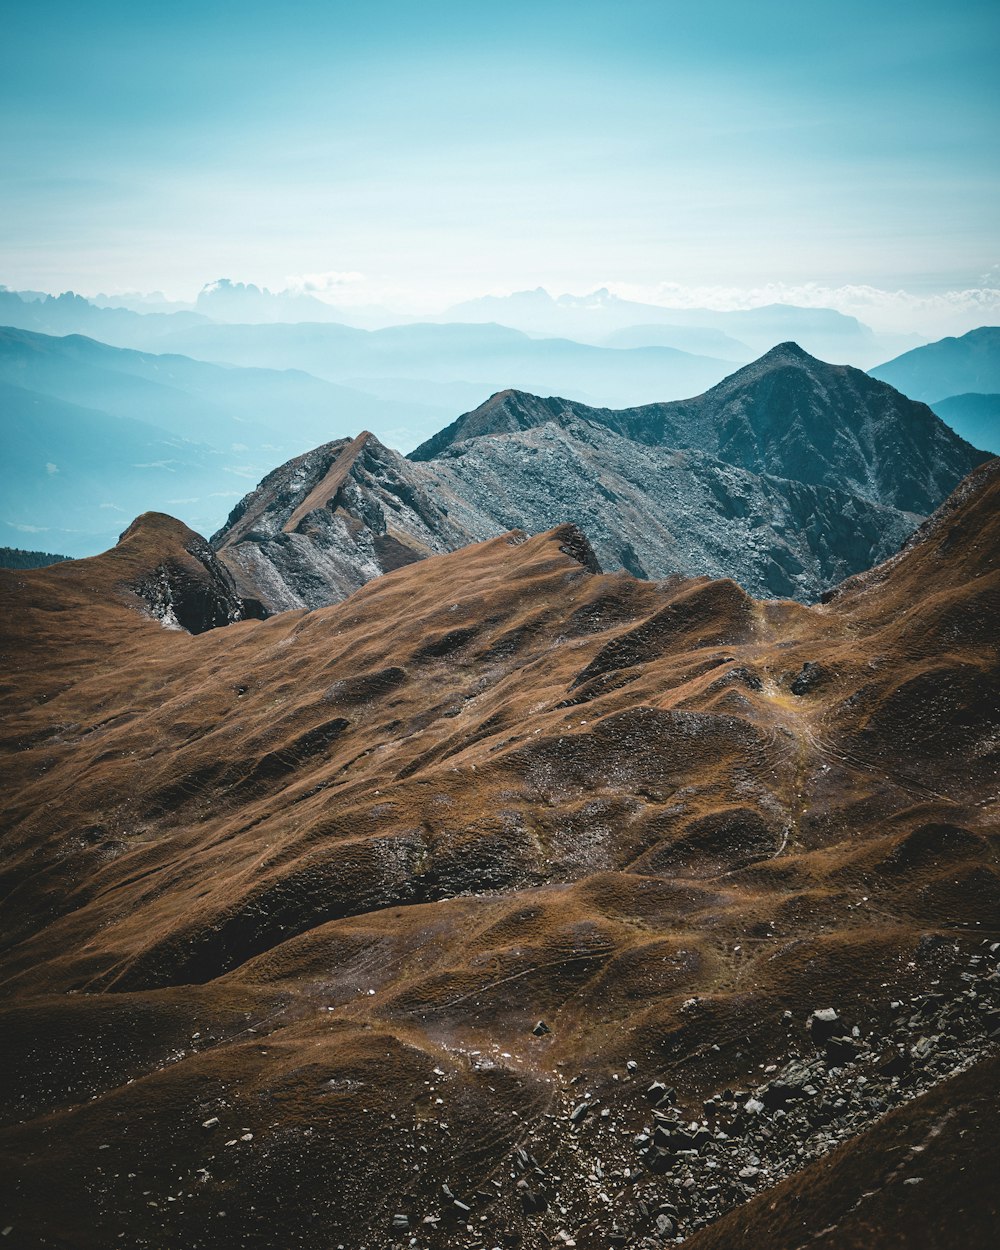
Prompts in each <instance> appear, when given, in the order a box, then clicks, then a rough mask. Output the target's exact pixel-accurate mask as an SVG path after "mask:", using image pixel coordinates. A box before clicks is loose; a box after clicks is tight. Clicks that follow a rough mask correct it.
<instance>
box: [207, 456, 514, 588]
mask: <svg viewBox="0 0 1000 1250" xmlns="http://www.w3.org/2000/svg"><path fill="white" fill-rule="evenodd" d="M494 532H495V531H494ZM476 536H477V535H474V534H472V533H471V532H470V531H469V530H467V529H466V528H464V527H463V526H462V525H461V523H456V522H455V521H453V520H452V519H451V518H450V517H449V515H448V509H447V505H446V504H444V505H442V503H441V502H439V501H437V500H435V499H434V498H432V497H431V496H430V495H429V494H428V492H427V491H426V490H425V489H423V486H422V484H421V482H420V481H419V478H418V476H417V475H416V474H415V473H414V471H413V467H412V466H411V465H410V464H409V463H408V462H407V461H406V460H404V459H403V457H402V456H400V455H399V454H398V452H395V451H392V450H390V449H389V448H388V447H385V446H383V444H382V443H381V442H379V440H378V439H377V438H376V437H375V435H374V434H371V433H369V432H368V431H364V432H363V433H361V434H359V435H358V436H357V437H356V438H354V439H338V440H336V441H334V442H331V443H324V444H323V446H321V447H317V448H315V449H314V450H313V451H310V452H307V453H306V454H305V455H302V456H297V457H295V459H293V460H290V461H288V462H287V464H283V465H281V466H279V467H278V468H277V469H275V470H274V471H273V472H272V473H269V474H268V476H267V477H266V478H264V480H263V481H262V482H261V483H260V485H259V486H258V487H257V489H256V490H254V491H252V492H251V493H250V494H249V495H247V496H246V498H244V499H243V500H241V501H240V503H239V504H237V506H236V507H235V508H234V509H233V511H232V512H231V513H230V516H229V519H228V520H227V522H226V524H225V525H224V526H223V528H222V529H221V530H219V531H218V533H216V534H215V535H213V537H212V545H213V546H214V548H215V550H216V551H217V552H218V554H219V558H220V559H221V560H222V561H223V562H224V563H225V564H226V565H227V566H228V567H229V568H230V569H231V570H232V573H233V576H234V577H235V579H236V582H237V584H238V585H239V586H241V587H242V589H243V591H244V593H246V594H248V595H249V594H253V595H255V596H256V597H258V598H260V599H261V601H262V602H263V603H264V604H265V605H266V606H267V608H268V609H269V610H270V611H283V610H286V609H288V608H295V607H310V608H315V607H322V606H324V605H325V604H328V603H333V602H336V601H337V600H339V599H343V598H345V597H346V596H347V595H349V594H351V593H352V592H353V591H355V590H357V589H358V588H359V587H360V586H363V585H364V584H365V582H368V581H371V579H372V578H374V577H378V576H380V575H381V574H382V573H388V572H391V571H392V570H393V569H397V568H400V567H402V566H403V565H405V564H412V563H413V562H414V561H415V560H420V559H423V558H424V557H425V556H428V555H432V554H434V553H437V552H443V551H452V550H454V549H455V548H457V547H462V546H465V545H466V543H468V542H471V541H473V538H474V537H476ZM478 536H480V537H486V536H487V533H486V532H484V533H482V534H479V535H478Z"/></svg>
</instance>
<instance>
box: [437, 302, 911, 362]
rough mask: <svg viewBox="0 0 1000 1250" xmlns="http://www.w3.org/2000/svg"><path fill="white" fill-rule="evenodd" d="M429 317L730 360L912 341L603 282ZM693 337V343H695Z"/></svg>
mask: <svg viewBox="0 0 1000 1250" xmlns="http://www.w3.org/2000/svg"><path fill="white" fill-rule="evenodd" d="M436 320H438V321H472V322H490V321H492V322H496V323H498V324H500V325H509V326H515V327H517V329H519V330H524V331H525V332H526V333H528V334H533V335H537V336H544V337H550V338H551V337H566V338H574V339H577V340H578V341H580V342H586V343H606V344H607V345H608V346H621V347H648V346H653V345H661V346H672V347H678V348H681V349H683V350H687V351H708V353H709V354H712V355H716V354H721V355H725V356H727V357H729V358H731V359H733V360H735V361H742V360H749V359H752V358H753V357H754V356H757V355H760V354H761V353H763V352H766V351H768V350H769V349H770V348H771V347H773V346H775V344H777V343H780V342H782V341H784V340H788V339H794V340H795V341H796V342H798V343H801V344H802V345H803V346H804V347H805V348H806V350H808V351H809V352H810V353H811V354H813V355H816V356H820V357H822V358H823V359H824V360H836V361H840V362H849V363H851V364H855V365H863V366H868V365H871V364H874V363H875V362H876V361H877V360H878V359H879V358H880V356H881V357H882V358H884V357H885V356H886V355H888V354H889V353H890V352H898V351H900V350H901V349H902V348H904V347H909V346H912V345H914V343H915V342H919V341H920V340H919V338H917V337H916V336H913V335H894V334H876V333H875V331H874V330H872V329H871V327H870V326H866V325H864V324H863V323H862V322H860V321H858V319H857V318H856V317H851V316H848V315H847V314H845V313H841V312H838V311H836V310H835V309H833V308H806V307H801V306H798V305H793V304H769V305H764V306H761V307H758V308H746V309H733V310H726V311H720V310H717V309H710V308H668V307H664V306H663V305H660V304H644V303H638V302H635V301H633V300H627V299H622V298H621V297H620V296H617V295H613V294H612V293H611V292H610V291H608V290H607V289H606V288H601V289H600V290H597V291H592V292H591V293H590V294H588V295H560V296H557V297H553V296H552V295H550V294H549V292H548V291H546V290H545V288H544V287H537V288H535V289H534V290H531V291H515V292H514V293H513V294H511V295H502V296H496V295H487V296H483V297H482V298H480V299H474V300H467V301H465V302H463V303H461V304H455V305H453V306H452V307H451V308H449V309H447V310H446V311H445V312H444V313H443V314H441V316H439V317H438V318H436ZM672 330H673V331H674V333H671V331H672ZM706 336H714V337H715V342H716V343H717V344H718V343H719V342H720V340H721V341H722V343H723V344H725V345H726V346H725V348H724V350H722V351H721V352H720V351H719V348H718V347H716V348H714V349H709V348H708V342H710V341H711V339H709V338H707V337H706ZM699 343H700V344H701V346H695V344H699Z"/></svg>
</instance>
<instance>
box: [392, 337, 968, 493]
mask: <svg viewBox="0 0 1000 1250" xmlns="http://www.w3.org/2000/svg"><path fill="white" fill-rule="evenodd" d="M573 416H577V417H581V418H583V419H585V420H588V421H591V422H595V423H597V424H600V425H605V426H607V427H608V428H609V429H611V430H614V431H615V432H616V433H618V434H621V435H623V436H624V437H626V438H630V439H634V440H636V441H639V442H642V443H646V444H648V445H650V446H654V447H655V446H660V447H670V448H674V449H681V448H691V449H695V450H699V451H704V452H706V453H708V454H709V455H711V456H715V457H717V458H718V459H720V460H723V461H725V462H727V463H729V464H733V465H736V466H737V467H739V468H743V469H747V470H749V471H750V472H753V473H770V474H774V475H776V476H780V477H786V478H793V479H795V480H796V481H801V482H805V483H807V484H811V485H817V486H828V487H831V488H833V489H835V490H843V491H849V492H850V493H852V494H855V495H858V496H860V497H861V498H863V499H867V500H869V501H870V502H872V503H878V504H883V505H885V506H888V507H893V508H898V509H902V510H904V511H910V512H921V513H926V512H929V511H930V510H931V509H933V508H934V507H936V506H937V504H938V503H940V501H941V500H942V499H943V498H944V496H945V495H946V494H947V493H948V492H949V491H950V490H952V489H953V488H954V486H955V485H956V483H957V482H958V481H959V480H960V479H961V478H962V477H964V476H965V474H966V473H968V472H969V471H970V470H971V469H972V468H973V467H974V466H975V465H976V464H978V463H980V462H981V461H982V460H983V458H984V457H983V455H982V454H981V453H978V452H976V451H975V449H974V448H972V447H970V446H969V445H968V444H967V443H965V442H963V440H962V439H960V438H959V437H958V436H957V435H956V434H954V433H953V432H952V431H951V430H949V429H948V427H947V426H945V425H944V424H943V422H942V421H941V420H940V419H939V418H937V417H935V415H934V413H933V412H931V411H930V409H929V408H927V407H926V406H925V405H923V404H918V403H914V402H913V401H911V400H908V399H907V398H906V397H905V396H903V395H900V394H899V393H898V392H897V391H895V390H893V388H892V387H890V386H886V385H884V384H882V383H879V382H876V381H873V380H872V379H871V378H869V377H868V376H867V375H866V374H864V373H862V372H860V370H857V369H851V368H849V367H846V366H839V365H828V364H825V363H823V362H822V361H818V360H815V359H814V358H813V357H811V356H809V355H808V354H807V353H806V352H804V351H802V349H801V348H800V347H798V346H797V345H796V344H794V343H784V344H782V345H781V346H779V347H776V348H774V349H773V350H772V351H770V352H768V353H767V355H765V356H763V357H761V359H760V360H757V361H755V362H754V363H753V364H751V365H747V366H746V367H745V368H743V369H740V370H738V371H737V372H736V373H734V374H732V376H731V377H728V378H726V379H725V380H724V381H723V382H720V383H719V384H718V385H717V386H714V387H713V388H712V389H711V390H709V391H707V392H705V394H703V395H699V396H697V397H695V398H694V399H688V400H680V401H675V402H672V403H665V404H649V405H646V406H644V407H641V408H633V409H626V410H623V411H613V410H610V409H591V408H587V407H585V406H584V405H581V404H576V403H573V402H572V401H568V400H563V399H548V400H542V399H539V398H538V397H537V396H533V395H523V394H520V393H518V392H512V391H506V392H501V393H500V394H498V395H494V396H493V397H492V399H490V400H489V401H488V402H487V403H486V404H484V405H482V407H480V408H478V409H476V410H475V411H474V412H471V413H466V414H465V415H464V416H462V417H459V418H458V420H457V421H455V422H453V423H452V424H451V425H450V426H448V427H447V428H446V429H444V430H442V431H441V432H440V433H439V434H436V435H435V436H434V438H432V439H429V440H428V441H427V442H426V443H423V444H422V445H421V446H420V447H418V448H417V449H416V450H415V451H414V452H413V453H411V454H412V458H413V459H414V460H430V459H433V458H434V457H436V456H439V455H440V454H441V453H442V452H443V451H444V449H445V448H447V447H449V446H451V445H452V444H454V443H458V442H462V441H464V440H466V439H471V438H481V437H482V436H483V435H486V434H502V433H508V432H510V431H512V430H519V429H527V428H530V427H532V426H537V425H540V424H543V423H545V422H548V421H552V420H555V419H565V418H566V417H573Z"/></svg>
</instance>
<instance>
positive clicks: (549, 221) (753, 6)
mask: <svg viewBox="0 0 1000 1250" xmlns="http://www.w3.org/2000/svg"><path fill="white" fill-rule="evenodd" d="M2 44H3V52H2V54H0V65H2V73H0V117H2V127H3V130H2V142H0V214H2V231H0V249H2V252H0V282H3V283H6V284H7V285H10V286H18V287H24V286H31V287H40V288H42V289H47V290H61V289H64V288H67V287H72V288H74V289H76V290H80V291H84V292H95V291H98V290H127V289H133V290H134V289H142V290H150V289H156V288H158V289H161V290H165V291H167V292H168V293H169V294H171V295H174V296H190V295H193V294H194V292H195V291H196V290H197V289H198V288H199V287H200V286H201V285H202V283H204V282H205V281H207V280H209V279H211V278H216V277H220V276H223V275H225V276H229V277H232V278H234V279H238V280H243V281H254V282H257V283H261V284H266V285H268V286H270V287H272V288H281V287H284V286H286V285H287V284H288V282H289V280H290V279H291V280H295V279H301V278H302V276H303V275H332V276H330V277H329V278H323V279H321V281H322V282H325V283H326V284H327V286H328V288H329V290H330V291H331V292H333V293H336V291H337V288H338V278H337V275H347V276H348V280H347V281H346V283H345V284H344V286H345V290H346V291H347V292H348V297H349V298H350V299H352V300H353V301H359V300H362V299H373V300H384V301H387V302H390V303H395V304H398V305H399V306H404V305H409V306H411V307H415V306H426V307H431V306H434V305H443V304H444V303H446V302H448V301H449V300H451V299H454V298H461V297H464V296H469V295H472V294H476V293H481V292H483V291H487V290H493V291H505V290H512V289H516V288H519V287H525V286H535V285H538V284H544V285H545V286H547V287H548V288H549V289H550V290H555V291H562V290H574V291H583V290H586V289H589V288H592V287H595V286H599V285H603V284H615V285H616V287H617V288H619V289H621V290H623V291H628V292H629V293H631V294H643V293H645V294H647V295H650V294H655V293H656V292H658V291H659V292H664V291H667V292H669V291H670V290H671V289H673V288H672V287H671V285H670V284H675V285H676V286H677V287H678V288H680V289H681V290H682V291H684V290H686V289H688V288H692V287H694V288H713V289H721V288H724V289H729V288H732V289H733V290H734V291H746V290H747V289H749V288H758V287H762V286H766V285H768V284H772V285H773V284H779V285H783V286H785V287H790V288H795V287H797V286H800V285H801V284H804V283H814V284H818V286H820V287H822V288H825V287H841V286H844V285H846V284H867V285H870V286H874V287H878V288H886V289H890V290H895V289H896V288H899V287H902V288H905V289H906V290H908V291H910V292H913V293H915V294H916V295H926V294H929V293H936V292H941V291H947V290H956V289H959V290H960V289H965V288H977V287H983V286H991V287H1000V268H998V266H1000V74H998V72H997V65H998V64H1000V4H998V3H997V2H996V0H961V3H960V4H959V5H958V6H956V7H955V8H953V9H951V10H950V11H949V10H948V8H946V6H945V5H944V4H942V3H941V0H934V3H930V2H927V0H906V2H905V3H902V2H899V3H897V2H895V0H891V2H884V0H865V2H864V3H855V2H854V0H838V2H837V3H824V2H813V3H810V2H809V0H800V2H799V3H792V2H789V3H777V2H775V0H752V2H750V0H733V2H732V3H723V2H721V0H716V2H713V0H690V2H688V3H684V4H674V3H669V2H666V0H656V2H648V3H647V2H644V0H614V2H608V3H591V2H589V0H570V2H566V3H551V2H546V0H531V2H530V3H522V2H521V0H505V3H503V4H482V3H477V2H476V0H464V2H463V3H451V2H450V0H442V2H440V3H425V2H421V0H408V2H406V3H398V2H396V0H352V2H351V3H340V2H339V0H332V2H331V0H328V2H326V3H294V2H291V3H282V4H276V3H274V2H273V0H270V2H269V3H256V2H255V0H240V2H239V3H218V2H213V0H199V2H198V3H187V2H186V0H175V2H174V3H171V4H169V5H156V6H154V5H147V4H140V3H135V0H131V2H130V3H120V4H119V3H102V2H101V0H91V2H88V3H80V0H76V2H74V3H48V2H46V0H33V2H32V3H27V2H26V0H20V2H14V3H11V4H9V5H7V6H6V11H5V16H4V20H3V38H2Z"/></svg>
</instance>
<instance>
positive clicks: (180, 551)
mask: <svg viewBox="0 0 1000 1250" xmlns="http://www.w3.org/2000/svg"><path fill="white" fill-rule="evenodd" d="M151 549H153V550H155V552H156V555H155V558H154V559H153V560H151V561H144V560H143V556H144V554H146V553H148V552H150V550H151ZM110 554H111V555H112V556H113V557H115V556H116V557H118V558H119V559H121V560H123V561H126V562H128V563H130V564H133V565H138V567H135V568H133V569H130V570H129V572H128V573H127V574H126V576H125V577H123V579H122V581H121V586H122V588H123V589H125V590H127V591H128V592H130V593H131V594H133V595H135V597H136V598H137V599H138V600H139V601H140V603H141V604H142V605H143V611H144V612H146V613H147V614H148V615H149V616H151V617H152V618H153V619H154V620H156V621H159V623H160V624H161V625H162V626H163V627H164V628H165V629H179V630H185V631H186V632H187V633H189V634H201V633H204V632H205V630H208V629H216V628H217V627H218V626H220V625H232V624H234V623H235V622H236V621H245V620H250V619H254V618H258V619H259V618H260V617H262V616H264V615H265V612H264V608H263V605H262V604H261V602H260V600H259V599H258V598H257V597H256V595H255V594H253V593H249V594H247V595H243V594H241V593H240V591H239V590H238V589H237V586H236V583H235V580H234V579H233V577H232V575H231V573H230V572H229V570H228V569H227V568H226V566H225V565H224V564H223V562H222V561H221V560H220V559H219V557H218V556H217V555H216V554H215V552H214V551H213V550H212V547H211V545H210V544H209V543H207V542H206V541H205V539H204V538H202V537H201V535H200V534H196V533H195V532H194V530H191V529H188V527H187V526H186V525H184V524H182V523H181V522H180V521H176V520H174V518H173V517H168V516H166V515H164V514H163V513H156V512H146V513H144V514H143V515H142V516H140V517H137V518H136V520H134V521H133V522H132V524H131V525H130V526H129V527H128V529H127V530H125V532H124V533H123V534H122V536H121V538H120V539H119V540H118V546H117V547H116V548H115V549H114V551H113V552H112V553H110Z"/></svg>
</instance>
